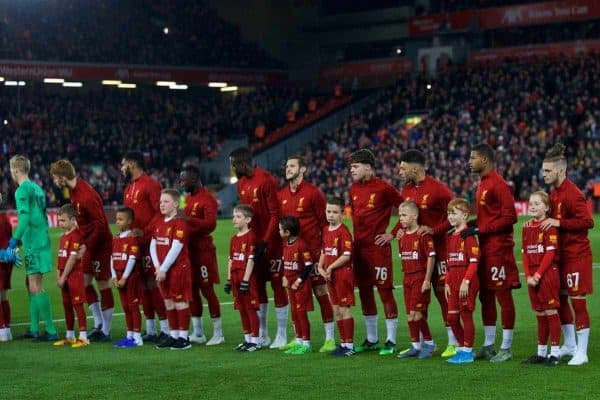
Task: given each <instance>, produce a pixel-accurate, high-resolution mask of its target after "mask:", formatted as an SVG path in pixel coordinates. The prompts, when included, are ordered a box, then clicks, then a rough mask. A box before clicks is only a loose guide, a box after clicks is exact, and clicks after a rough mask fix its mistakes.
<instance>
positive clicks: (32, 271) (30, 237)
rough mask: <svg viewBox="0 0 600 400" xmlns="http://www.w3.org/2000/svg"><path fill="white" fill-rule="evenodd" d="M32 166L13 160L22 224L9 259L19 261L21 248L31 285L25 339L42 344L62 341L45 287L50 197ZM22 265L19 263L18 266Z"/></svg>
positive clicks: (48, 267)
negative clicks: (42, 327) (34, 178)
mask: <svg viewBox="0 0 600 400" xmlns="http://www.w3.org/2000/svg"><path fill="white" fill-rule="evenodd" d="M30 168H31V163H30V162H29V160H28V159H27V158H25V157H24V156H21V155H17V156H14V157H12V158H11V159H10V174H11V176H12V179H13V180H14V181H15V183H17V185H18V188H17V190H16V192H15V203H16V206H17V215H18V218H19V223H18V225H17V228H16V229H15V231H14V232H13V236H12V238H11V239H10V242H9V244H8V248H7V249H5V250H4V252H3V253H4V254H5V255H6V257H8V258H10V257H13V258H12V260H13V261H17V262H18V260H15V259H14V257H15V249H16V247H17V246H19V245H21V250H22V253H21V258H22V260H23V262H24V264H25V274H26V275H27V286H28V290H29V318H30V325H29V331H28V332H26V333H25V334H24V335H23V336H22V337H23V338H33V339H36V340H39V341H54V340H57V339H58V336H57V333H56V328H55V327H54V323H53V321H52V310H51V309H50V299H49V298H48V294H47V293H46V292H45V291H44V289H43V288H42V278H43V276H44V274H46V273H48V272H50V270H51V269H52V264H51V262H52V258H51V246H50V237H49V236H48V216H47V215H46V195H45V193H44V191H43V190H42V188H41V187H39V186H38V185H37V184H35V183H34V182H32V181H30V180H29V170H30ZM17 265H18V264H17ZM40 319H41V320H43V321H45V323H46V334H45V335H40V329H39V322H38V321H39V320H40Z"/></svg>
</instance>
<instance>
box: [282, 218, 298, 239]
mask: <svg viewBox="0 0 600 400" xmlns="http://www.w3.org/2000/svg"><path fill="white" fill-rule="evenodd" d="M279 225H281V228H283V230H284V231H288V232H289V233H290V235H292V236H298V235H299V234H300V220H299V219H298V218H296V217H292V216H286V217H283V218H281V219H280V220H279Z"/></svg>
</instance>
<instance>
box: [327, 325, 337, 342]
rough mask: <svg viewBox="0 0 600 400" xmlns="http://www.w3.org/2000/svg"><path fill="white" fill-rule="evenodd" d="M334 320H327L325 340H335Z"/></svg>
mask: <svg viewBox="0 0 600 400" xmlns="http://www.w3.org/2000/svg"><path fill="white" fill-rule="evenodd" d="M334 326H335V325H334V323H333V322H325V340H335V333H334V332H335V329H334Z"/></svg>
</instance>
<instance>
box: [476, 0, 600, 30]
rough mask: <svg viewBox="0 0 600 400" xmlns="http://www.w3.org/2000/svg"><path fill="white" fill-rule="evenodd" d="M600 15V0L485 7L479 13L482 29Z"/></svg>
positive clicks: (574, 19) (573, 0) (588, 17)
mask: <svg viewBox="0 0 600 400" xmlns="http://www.w3.org/2000/svg"><path fill="white" fill-rule="evenodd" d="M599 17H600V1H598V0H571V1H550V2H546V3H532V4H522V5H515V6H507V7H494V8H484V9H482V10H481V11H480V13H479V27H480V28H482V29H497V28H507V27H512V26H520V25H537V24H548V23H554V22H564V21H577V20H585V19H593V18H599Z"/></svg>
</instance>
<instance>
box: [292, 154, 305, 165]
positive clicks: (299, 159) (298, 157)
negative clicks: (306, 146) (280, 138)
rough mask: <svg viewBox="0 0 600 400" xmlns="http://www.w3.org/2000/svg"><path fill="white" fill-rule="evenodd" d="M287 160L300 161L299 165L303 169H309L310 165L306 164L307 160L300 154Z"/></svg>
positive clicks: (293, 155)
mask: <svg viewBox="0 0 600 400" xmlns="http://www.w3.org/2000/svg"><path fill="white" fill-rule="evenodd" d="M287 160H288V161H289V160H298V164H299V165H300V166H301V167H308V165H307V164H306V159H305V158H304V157H302V156H301V155H300V154H290V155H289V156H288V157H287Z"/></svg>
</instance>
